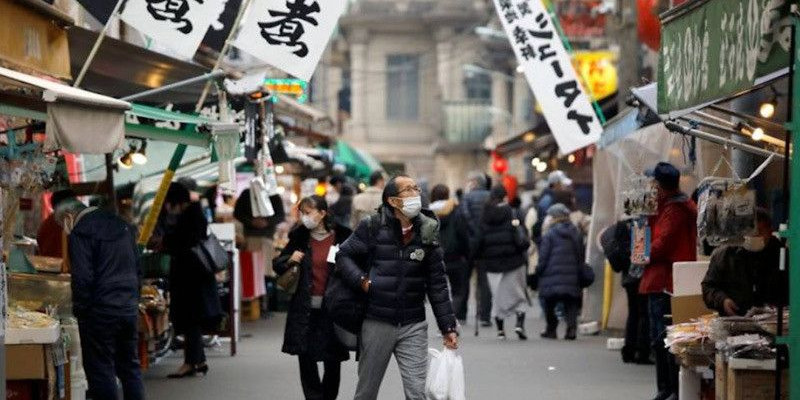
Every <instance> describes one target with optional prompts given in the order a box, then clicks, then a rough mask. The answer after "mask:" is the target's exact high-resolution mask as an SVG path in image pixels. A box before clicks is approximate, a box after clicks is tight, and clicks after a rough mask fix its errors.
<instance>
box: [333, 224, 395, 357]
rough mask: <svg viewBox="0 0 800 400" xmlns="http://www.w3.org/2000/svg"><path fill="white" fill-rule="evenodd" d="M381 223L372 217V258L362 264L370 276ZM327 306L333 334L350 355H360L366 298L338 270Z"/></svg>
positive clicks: (370, 233) (370, 239)
mask: <svg viewBox="0 0 800 400" xmlns="http://www.w3.org/2000/svg"><path fill="white" fill-rule="evenodd" d="M380 220H381V216H380V214H375V215H372V216H370V217H369V238H368V247H369V250H368V254H369V256H368V257H367V258H366V259H365V260H363V261H362V263H363V267H364V268H363V269H364V272H365V273H367V274H369V270H370V269H371V268H372V255H373V254H374V253H375V251H374V250H375V247H376V244H377V243H376V237H377V233H378V229H379V228H380ZM324 304H325V311H326V312H327V313H328V316H329V317H330V319H331V321H332V322H333V327H334V332H335V333H336V336H337V338H338V339H339V342H341V344H342V345H344V346H345V347H346V348H347V349H348V350H350V351H358V343H359V340H358V338H359V335H361V325H362V324H363V323H364V316H365V315H366V313H367V294H366V293H364V292H363V291H361V290H358V289H353V288H351V287H350V286H348V285H347V283H346V282H345V281H344V280H343V279H342V278H341V276H340V274H339V273H338V268H337V269H335V270H334V273H333V274H331V275H330V277H329V280H328V286H327V288H326V289H325V301H324Z"/></svg>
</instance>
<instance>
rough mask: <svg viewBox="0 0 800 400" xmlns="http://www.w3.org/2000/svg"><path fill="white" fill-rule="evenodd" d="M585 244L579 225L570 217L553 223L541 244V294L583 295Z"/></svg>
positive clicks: (544, 295)
mask: <svg viewBox="0 0 800 400" xmlns="http://www.w3.org/2000/svg"><path fill="white" fill-rule="evenodd" d="M584 253H585V249H584V244H583V238H582V237H581V233H580V231H578V228H577V227H576V226H575V225H573V224H572V223H571V222H570V221H561V222H557V223H556V224H555V225H553V226H552V227H551V228H550V230H548V231H547V233H546V234H545V235H544V237H543V238H542V245H541V246H540V247H539V265H538V266H537V267H536V274H537V275H538V276H539V297H543V298H548V297H555V296H569V297H573V298H577V299H579V298H581V286H580V270H581V268H583V264H584Z"/></svg>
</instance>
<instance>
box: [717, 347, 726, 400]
mask: <svg viewBox="0 0 800 400" xmlns="http://www.w3.org/2000/svg"><path fill="white" fill-rule="evenodd" d="M727 389H728V360H726V358H725V356H724V355H723V354H722V353H717V358H716V360H715V361H714V397H715V398H716V400H727V399H728V397H727Z"/></svg>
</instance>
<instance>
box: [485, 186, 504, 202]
mask: <svg viewBox="0 0 800 400" xmlns="http://www.w3.org/2000/svg"><path fill="white" fill-rule="evenodd" d="M489 193H490V197H491V198H493V199H497V200H502V199H504V198H505V197H506V196H508V192H507V191H506V188H504V187H503V185H496V186H495V187H493V188H492V190H491V192H489Z"/></svg>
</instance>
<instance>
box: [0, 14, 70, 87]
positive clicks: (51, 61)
mask: <svg viewBox="0 0 800 400" xmlns="http://www.w3.org/2000/svg"><path fill="white" fill-rule="evenodd" d="M0 26H2V27H8V29H0V65H1V66H6V67H11V68H12V69H20V70H27V71H28V72H30V71H36V72H38V73H40V74H47V75H50V76H52V77H54V78H58V79H65V80H66V79H70V67H69V43H68V41H67V31H66V28H64V26H62V25H59V24H54V23H53V18H51V17H49V16H47V15H45V14H43V13H41V12H38V11H36V10H34V9H32V8H30V7H26V6H25V5H23V4H22V3H19V2H14V1H0ZM17 28H18V29H17ZM20 67H21V68H20Z"/></svg>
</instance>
